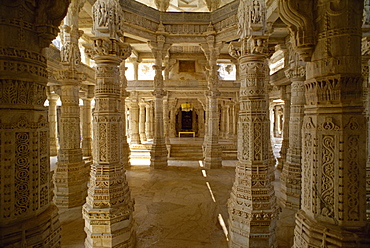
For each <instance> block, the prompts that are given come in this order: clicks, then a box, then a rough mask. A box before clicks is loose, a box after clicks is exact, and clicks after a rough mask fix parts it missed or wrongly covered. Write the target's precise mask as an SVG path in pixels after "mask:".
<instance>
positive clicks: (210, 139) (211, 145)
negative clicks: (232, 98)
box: [204, 91, 222, 169]
mask: <svg viewBox="0 0 370 248" xmlns="http://www.w3.org/2000/svg"><path fill="white" fill-rule="evenodd" d="M219 97H220V92H218V91H209V92H208V95H207V100H208V104H207V105H208V111H207V112H208V114H207V117H208V118H207V130H206V132H207V135H206V137H205V140H204V143H205V146H204V167H205V168H207V169H217V168H221V167H222V158H221V146H220V144H219V143H218V142H219V121H220V118H219V111H218V98H219Z"/></svg>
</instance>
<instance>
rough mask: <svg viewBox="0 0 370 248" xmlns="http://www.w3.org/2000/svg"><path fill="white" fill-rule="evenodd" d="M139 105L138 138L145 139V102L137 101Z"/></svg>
mask: <svg viewBox="0 0 370 248" xmlns="http://www.w3.org/2000/svg"><path fill="white" fill-rule="evenodd" d="M139 107H140V115H139V134H140V140H141V141H145V140H146V134H145V102H144V101H141V102H140V103H139Z"/></svg>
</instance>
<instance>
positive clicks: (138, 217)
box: [60, 161, 294, 248]
mask: <svg viewBox="0 0 370 248" xmlns="http://www.w3.org/2000/svg"><path fill="white" fill-rule="evenodd" d="M133 162H134V161H133ZM143 162H144V161H143ZM235 162H236V161H223V168H222V169H214V170H204V169H203V168H202V167H201V166H200V165H201V164H200V163H199V162H198V161H169V167H168V168H167V169H156V170H154V169H152V168H150V167H149V166H148V165H139V164H140V162H138V161H136V165H134V166H131V167H130V168H128V169H127V180H128V183H129V186H130V189H131V195H132V197H133V198H134V199H135V212H134V218H135V225H136V232H137V247H138V248H149V247H152V248H171V247H176V248H190V247H191V248H226V247H227V240H226V235H225V232H226V233H227V231H226V230H227V229H226V228H225V225H227V219H228V214H227V207H226V202H227V199H228V198H229V193H230V190H231V187H232V183H233V180H234V176H235ZM276 178H277V179H276V181H275V182H274V183H275V186H276V188H277V192H276V194H277V195H278V194H279V189H278V187H279V186H280V185H279V183H278V174H277V176H276ZM60 219H61V224H62V247H65V248H67V247H68V248H78V247H84V245H83V243H84V238H85V233H84V231H83V227H84V222H83V219H82V216H81V207H76V208H72V209H68V210H66V209H61V210H60ZM293 227H294V212H289V211H287V210H284V211H283V212H282V213H281V214H280V217H279V221H278V228H277V236H278V243H279V247H291V244H292V233H293Z"/></svg>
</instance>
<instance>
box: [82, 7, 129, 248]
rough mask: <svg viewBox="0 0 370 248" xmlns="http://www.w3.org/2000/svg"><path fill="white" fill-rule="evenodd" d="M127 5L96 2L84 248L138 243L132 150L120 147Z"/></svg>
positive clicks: (84, 210) (91, 49)
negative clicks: (129, 166)
mask: <svg viewBox="0 0 370 248" xmlns="http://www.w3.org/2000/svg"><path fill="white" fill-rule="evenodd" d="M122 15H123V13H122V9H121V6H120V4H119V2H118V0H108V1H107V0H97V1H96V2H95V4H94V5H93V20H94V23H93V30H92V31H93V34H94V35H95V37H93V45H92V47H87V49H88V50H89V52H90V56H91V58H92V59H93V60H95V63H96V86H95V111H94V114H93V130H94V139H93V159H94V161H93V165H92V167H91V172H90V185H89V190H88V196H87V198H86V203H85V205H84V206H83V209H82V213H83V218H84V219H85V232H86V234H87V236H86V239H85V247H88V248H92V247H134V246H135V240H136V238H135V236H136V235H135V231H134V227H133V223H134V220H133V210H134V202H133V200H132V199H131V196H130V190H129V187H128V184H127V180H126V173H125V172H126V170H125V167H126V164H125V163H126V161H128V157H127V156H128V154H125V153H124V152H125V150H124V149H123V147H122V146H121V144H122V142H123V138H124V123H123V121H124V120H123V119H122V111H124V109H122V106H123V104H122V101H123V100H124V99H121V96H122V90H123V89H122V87H124V86H123V85H122V82H121V80H120V69H119V66H120V64H121V62H122V61H123V60H125V59H126V58H128V57H129V56H130V54H131V46H130V45H129V44H127V43H123V42H122V41H121V39H120V37H122V35H123V34H122V27H120V26H117V25H120V24H121V23H120V22H119V20H122V19H123V18H122Z"/></svg>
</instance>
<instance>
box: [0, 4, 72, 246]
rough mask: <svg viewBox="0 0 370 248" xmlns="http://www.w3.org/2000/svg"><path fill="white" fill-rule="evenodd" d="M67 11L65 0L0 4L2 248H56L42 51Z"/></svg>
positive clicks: (57, 226) (57, 236)
mask: <svg viewBox="0 0 370 248" xmlns="http://www.w3.org/2000/svg"><path fill="white" fill-rule="evenodd" d="M56 4H58V7H57V8H55V6H56ZM67 8H68V1H56V0H51V1H47V2H44V1H41V2H37V3H35V2H34V3H31V4H30V5H29V2H27V1H17V2H11V1H1V2H0V9H1V18H0V37H2V38H1V40H0V73H1V80H0V105H1V106H0V116H1V120H0V165H1V166H0V188H1V192H0V223H1V225H0V233H1V238H0V247H25V246H27V247H51V248H54V247H55V248H56V247H60V223H59V220H58V210H57V208H56V207H55V205H54V204H52V203H51V195H52V194H51V187H50V186H51V185H50V165H49V161H50V160H49V159H50V158H49V145H48V138H49V137H48V136H49V124H48V122H47V113H46V111H45V108H44V106H43V105H44V102H45V100H46V94H45V93H46V92H45V87H46V83H47V70H46V58H45V57H44V56H43V55H42V54H41V50H42V49H43V48H44V47H47V46H49V44H50V42H51V40H52V39H54V38H55V37H56V35H57V30H58V26H59V25H60V22H61V20H62V19H63V17H64V16H65V13H66V11H67ZM46 10H47V11H46Z"/></svg>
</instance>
